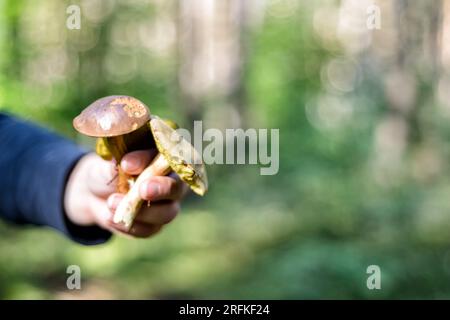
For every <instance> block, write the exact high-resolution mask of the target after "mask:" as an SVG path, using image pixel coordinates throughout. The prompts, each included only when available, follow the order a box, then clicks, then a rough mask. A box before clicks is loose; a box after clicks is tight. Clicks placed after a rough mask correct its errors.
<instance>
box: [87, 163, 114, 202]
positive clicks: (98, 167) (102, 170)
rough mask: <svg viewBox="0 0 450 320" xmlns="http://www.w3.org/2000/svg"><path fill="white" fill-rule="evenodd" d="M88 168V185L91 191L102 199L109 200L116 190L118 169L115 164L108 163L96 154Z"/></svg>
mask: <svg viewBox="0 0 450 320" xmlns="http://www.w3.org/2000/svg"><path fill="white" fill-rule="evenodd" d="M91 156H92V157H93V159H92V161H91V164H90V167H89V168H88V179H87V184H88V187H89V191H91V192H92V193H93V194H94V195H95V196H97V197H100V198H107V197H108V196H109V195H110V194H111V193H113V192H114V191H115V190H116V185H117V169H116V165H115V163H113V162H112V161H106V160H103V159H102V158H100V157H99V156H98V155H96V154H92V155H91Z"/></svg>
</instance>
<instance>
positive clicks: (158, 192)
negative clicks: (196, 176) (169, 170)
mask: <svg viewBox="0 0 450 320" xmlns="http://www.w3.org/2000/svg"><path fill="white" fill-rule="evenodd" d="M139 188H140V189H139V193H140V195H141V198H142V199H145V200H151V201H157V200H180V199H181V198H182V196H183V194H184V193H185V188H184V183H183V182H182V181H181V180H180V179H179V178H178V177H176V178H174V177H169V176H155V177H152V178H150V179H149V180H147V181H145V182H144V183H142V184H141V185H140V187H139Z"/></svg>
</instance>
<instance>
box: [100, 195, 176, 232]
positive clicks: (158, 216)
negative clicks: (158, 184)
mask: <svg viewBox="0 0 450 320" xmlns="http://www.w3.org/2000/svg"><path fill="white" fill-rule="evenodd" d="M122 199H123V195H122V194H120V193H115V194H112V195H111V196H110V197H109V198H108V201H107V205H108V208H109V209H110V210H111V212H115V210H116V208H117V206H118V205H119V203H120V201H121V200H122ZM179 211H180V205H179V203H178V202H176V201H169V202H154V203H152V204H151V205H150V206H147V205H146V204H145V203H144V204H143V206H142V208H141V209H140V210H139V213H138V214H137V216H136V218H135V221H136V222H137V223H139V222H142V223H145V224H156V225H163V224H166V223H169V222H170V221H172V220H173V219H174V218H175V217H176V216H177V214H178V212H179Z"/></svg>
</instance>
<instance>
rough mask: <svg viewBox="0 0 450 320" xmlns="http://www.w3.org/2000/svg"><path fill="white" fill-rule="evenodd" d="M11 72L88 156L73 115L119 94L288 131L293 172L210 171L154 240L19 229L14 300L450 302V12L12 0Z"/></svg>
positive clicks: (317, 4)
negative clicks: (205, 186)
mask: <svg viewBox="0 0 450 320" xmlns="http://www.w3.org/2000/svg"><path fill="white" fill-rule="evenodd" d="M70 4H77V5H79V6H80V7H81V18H82V20H81V29H80V30H69V29H67V28H66V19H67V17H68V15H67V14H66V8H67V6H68V5H70ZM373 5H376V6H377V7H376V8H379V9H380V13H381V14H380V18H381V21H380V22H381V23H380V29H373V30H372V29H370V28H368V26H367V24H366V23H367V20H368V19H369V12H373V11H370V10H369V12H368V8H372V9H373ZM0 70H1V71H0V105H1V110H2V111H8V112H11V113H13V114H16V115H18V116H21V117H23V118H26V119H30V120H32V121H36V122H38V123H41V124H43V125H45V126H47V127H49V128H52V129H54V130H56V131H58V132H60V133H61V134H63V135H65V136H67V137H70V138H72V139H77V141H79V142H80V143H84V144H89V143H90V141H87V140H85V139H84V140H83V139H81V137H77V136H76V133H75V131H74V129H73V128H72V118H73V117H74V116H75V115H77V114H78V113H79V112H80V110H82V109H83V108H84V107H86V106H87V105H88V104H90V103H91V102H92V101H94V100H96V99H97V98H99V97H102V96H105V95H110V94H126V95H131V96H135V97H137V98H139V99H141V100H142V101H143V102H145V103H146V104H148V105H149V106H150V108H151V110H152V112H153V113H155V114H158V115H161V116H164V117H168V118H172V119H174V120H175V121H177V122H179V123H180V124H182V125H183V126H187V127H189V126H190V125H192V120H200V119H203V120H204V126H205V127H215V128H234V127H243V128H250V127H252V128H279V129H280V172H279V174H278V175H275V176H260V175H259V167H258V166H242V165H241V166H231V165H228V166H224V165H222V166H210V167H209V175H210V184H211V189H210V192H209V193H208V195H207V196H206V197H205V198H204V199H199V198H197V197H189V198H188V199H187V200H186V201H185V202H184V206H183V210H182V213H181V214H180V216H179V217H178V218H177V219H176V220H175V222H174V223H173V224H171V225H170V226H168V227H167V228H166V229H165V230H164V231H163V232H162V233H161V234H160V235H159V236H157V237H155V238H153V239H151V240H147V241H133V240H127V239H122V238H115V239H114V240H113V241H111V242H110V243H108V244H106V245H102V246H99V247H89V248H87V247H82V246H79V245H76V244H73V243H71V242H70V241H68V240H66V239H64V238H63V237H62V236H61V235H59V234H57V233H55V232H53V231H50V230H48V229H39V228H34V227H27V228H17V227H14V226H11V225H8V224H5V223H2V224H1V225H0V297H1V298H24V299H34V298H50V299H65V298H87V299H90V298H100V299H108V298H146V299H163V298H256V299H258V298H274V299H280V298H285V299H304V298H362V299H366V298H367V299H377V298H450V200H449V195H450V172H449V171H450V166H449V163H450V161H449V159H450V1H441V0H434V1H406V0H383V1H381V0H380V1H369V0H341V1H336V0H320V1H303V0H302V1H300V0H250V1H248V0H223V1H213V0H179V1H177V0H168V1H167V0H127V1H125V0H123V1H119V0H117V1H114V0H85V1H84V0H83V1H82V0H79V1H77V0H73V1H60V0H45V1H32V0H28V1H26V0H0ZM36 170H39V168H36ZM0 181H1V177H0ZM71 264H76V265H79V266H80V267H81V270H82V290H80V291H69V290H67V289H66V287H65V283H66V277H67V274H66V268H67V266H68V265H71ZM372 264H375V265H379V266H380V268H381V273H382V280H381V290H368V289H367V287H366V279H367V277H368V275H367V274H366V268H367V267H368V266H369V265H372Z"/></svg>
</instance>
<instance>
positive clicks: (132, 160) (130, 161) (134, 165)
mask: <svg viewBox="0 0 450 320" xmlns="http://www.w3.org/2000/svg"><path fill="white" fill-rule="evenodd" d="M141 164H142V159H141V158H140V157H138V156H133V155H130V156H128V157H127V158H126V159H124V160H122V162H121V166H122V168H123V169H124V170H125V171H134V170H137V169H139V168H140V166H141Z"/></svg>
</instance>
